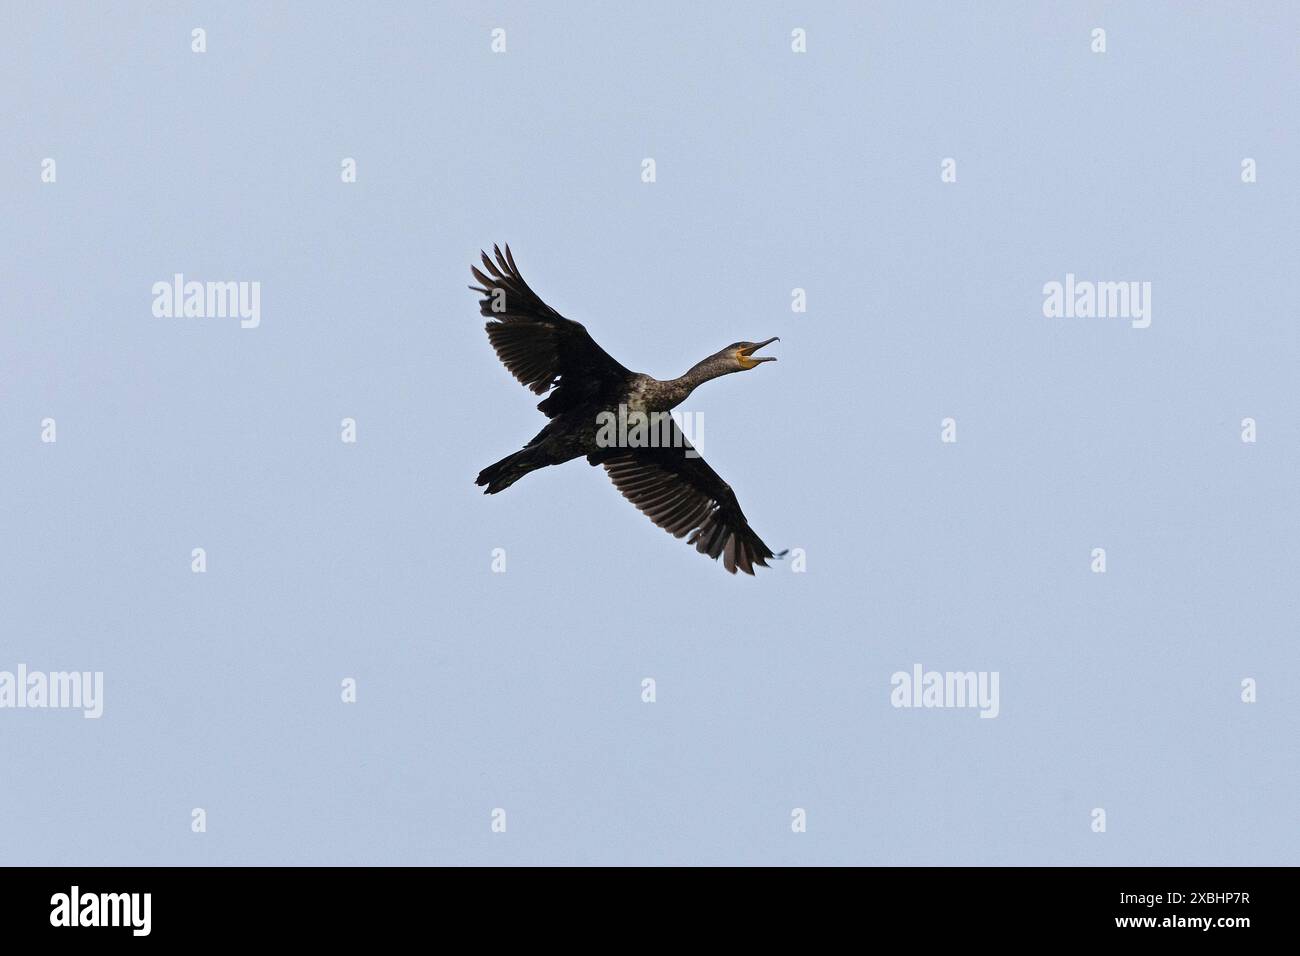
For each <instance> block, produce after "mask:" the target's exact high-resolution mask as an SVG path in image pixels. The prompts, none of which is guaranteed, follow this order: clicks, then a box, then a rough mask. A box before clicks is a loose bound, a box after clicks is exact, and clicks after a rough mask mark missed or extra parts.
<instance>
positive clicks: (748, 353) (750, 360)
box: [737, 335, 781, 368]
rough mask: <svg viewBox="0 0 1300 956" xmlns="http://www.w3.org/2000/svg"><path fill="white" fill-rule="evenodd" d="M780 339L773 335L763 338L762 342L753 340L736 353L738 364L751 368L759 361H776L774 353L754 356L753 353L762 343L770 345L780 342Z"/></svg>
mask: <svg viewBox="0 0 1300 956" xmlns="http://www.w3.org/2000/svg"><path fill="white" fill-rule="evenodd" d="M780 341H781V340H780V339H779V338H777V337H776V336H775V335H774V336H772V337H771V338H770V339H764V340H763V341H762V342H755V343H754V344H753V345H751V346H750V347H749V348H747V349H741V350H740V351H739V352H738V353H737V354H738V356H739V358H740V364H741V365H743V366H745V368H753V367H754V366H755V365H757V364H758V363H759V362H775V361H776V356H775V355H759V356H757V357H755V356H754V353H755V352H757V351H758V350H759V349H761V348H762V347H763V346H764V345H771V344H772V343H773V342H780Z"/></svg>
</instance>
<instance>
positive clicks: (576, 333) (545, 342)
mask: <svg viewBox="0 0 1300 956" xmlns="http://www.w3.org/2000/svg"><path fill="white" fill-rule="evenodd" d="M493 251H494V252H495V254H496V261H495V262H493V260H492V259H490V258H488V256H487V254H486V253H484V254H483V265H484V267H485V268H486V270H487V271H486V273H485V272H483V271H480V270H479V269H477V268H473V267H471V271H472V272H473V273H474V277H475V278H476V279H477V280H478V281H479V283H480V285H478V286H471V287H470V288H471V289H473V290H474V291H476V292H480V293H482V294H483V295H484V298H483V299H482V300H481V301H480V303H479V306H480V311H481V312H482V314H483V315H485V316H487V317H488V318H490V319H491V320H492V321H489V322H488V323H487V326H486V328H487V333H488V338H489V340H490V341H491V343H492V346H493V347H494V348H495V349H496V353H497V356H498V357H499V358H500V359H501V361H502V363H504V364H505V366H506V368H507V369H509V370H510V372H511V373H512V374H513V375H514V376H515V378H517V379H518V380H519V381H520V382H522V383H523V384H524V385H526V386H528V387H529V388H530V389H532V390H533V391H534V392H535V393H537V394H539V395H540V394H543V393H545V392H548V391H549V392H550V394H549V395H547V397H546V398H545V399H544V400H543V401H542V402H540V403H539V404H538V406H537V407H538V409H539V410H540V411H542V412H543V413H545V414H546V416H547V417H548V418H550V422H548V423H547V425H546V427H545V428H543V429H542V430H541V431H540V432H539V433H538V434H537V435H536V436H535V437H534V438H533V439H532V441H530V442H529V443H528V444H527V445H525V446H524V447H523V448H522V449H521V450H520V451H517V452H515V453H514V454H512V455H507V456H506V457H505V458H503V459H501V460H500V461H498V462H496V463H495V464H493V465H489V466H488V467H487V468H485V469H483V471H482V472H480V474H479V476H478V479H477V484H479V485H481V486H485V491H486V493H487V494H496V493H497V492H500V491H503V490H505V489H506V488H508V487H510V485H512V484H514V483H515V482H516V481H518V480H519V479H520V478H522V477H523V476H524V475H526V474H528V473H529V472H530V471H535V470H537V469H538V468H545V467H547V466H548V465H559V464H563V463H564V462H567V461H572V460H574V459H575V458H586V459H587V461H588V462H590V463H591V464H592V465H603V466H604V468H605V470H606V471H607V472H608V473H609V476H610V478H611V479H612V480H613V482H614V484H615V486H616V487H617V488H618V490H619V491H620V492H622V493H623V495H624V496H625V497H626V498H628V500H630V501H631V502H632V503H633V504H635V505H636V506H637V508H639V509H640V510H641V511H642V512H644V513H645V514H646V515H647V516H649V518H650V520H651V521H653V522H654V523H655V524H657V525H659V526H660V527H661V528H664V529H665V530H667V531H669V532H670V533H671V534H673V535H675V536H676V537H683V536H686V535H688V534H689V535H690V537H689V538H688V543H689V544H694V545H695V546H696V549H697V550H698V551H700V552H702V553H704V554H707V555H709V556H710V557H713V558H717V557H719V556H721V557H722V558H723V564H724V566H725V567H726V569H727V570H728V571H730V572H732V573H733V574H734V573H735V572H736V570H737V569H739V570H742V571H745V572H747V573H749V574H753V573H754V572H753V566H754V565H761V566H766V560H765V559H767V558H771V557H774V555H773V553H772V551H771V549H770V548H768V547H767V545H765V544H764V543H763V542H762V540H761V539H760V538H759V537H758V535H756V534H755V533H754V531H753V529H752V528H750V527H749V522H748V521H747V520H746V519H745V516H744V513H743V512H742V511H741V510H740V505H739V503H738V502H737V501H736V496H735V494H734V493H733V492H732V490H731V487H730V486H729V485H728V484H727V483H726V482H724V481H723V480H722V479H721V478H720V477H719V476H718V474H717V472H715V471H714V470H713V469H712V468H710V467H709V465H708V464H707V463H705V461H704V459H703V458H700V457H699V455H698V454H697V453H696V452H695V450H694V448H692V447H691V445H690V443H689V442H688V441H686V438H685V436H684V435H682V433H681V431H680V430H679V429H678V428H677V426H676V424H674V423H672V422H671V420H666V414H667V413H668V412H669V411H671V410H672V409H674V408H676V407H677V406H678V405H680V404H681V403H682V402H684V401H685V400H686V398H687V397H688V396H689V395H690V394H691V392H693V391H694V390H695V389H696V388H697V387H698V386H699V385H701V384H703V383H704V382H706V381H709V380H710V379H713V378H717V377H718V376H720V375H725V374H728V373H730V372H739V371H744V370H747V369H751V368H755V367H757V365H758V364H759V363H760V362H764V361H775V359H772V358H769V357H766V356H764V357H761V358H756V357H753V353H754V351H756V350H757V349H758V348H761V347H762V346H764V345H767V344H768V343H770V342H772V341H775V340H774V339H768V340H767V341H766V342H758V343H754V342H736V343H734V344H733V345H730V346H727V348H725V349H723V350H722V351H720V352H718V353H716V354H714V355H711V356H709V357H708V358H706V359H704V360H703V361H702V362H699V363H697V364H696V365H694V366H693V367H692V368H691V369H690V370H689V371H687V372H686V373H685V374H684V375H682V376H680V377H678V378H675V379H666V380H660V379H656V378H653V377H651V376H649V375H646V374H643V373H640V372H632V371H629V370H628V369H626V368H624V367H623V366H622V365H621V364H619V363H618V362H616V361H615V360H614V359H613V358H611V357H610V356H609V354H608V353H606V352H605V350H604V349H602V348H601V347H600V346H599V345H597V344H596V343H595V341H594V340H593V339H592V338H591V336H590V335H589V334H588V333H587V330H586V329H585V328H583V326H582V325H580V324H579V323H577V322H573V321H571V320H569V319H566V318H564V317H563V316H561V315H560V314H559V313H558V312H556V311H555V310H554V309H552V308H551V307H550V306H548V305H546V303H544V302H543V301H542V300H541V299H540V298H539V297H538V296H537V295H536V293H534V292H533V291H532V289H530V288H529V287H528V285H527V283H525V282H524V280H523V277H522V276H520V274H519V270H518V268H517V267H516V266H515V262H514V257H513V256H512V255H511V253H510V247H509V246H507V247H506V251H505V253H504V254H503V253H502V252H501V250H500V249H499V248H495V247H494V249H493ZM635 415H642V416H646V417H647V418H652V419H655V418H659V419H663V420H662V433H661V436H660V437H661V438H664V439H666V440H661V441H658V442H656V443H654V444H652V445H649V446H646V445H642V444H637V443H631V442H629V443H626V444H623V443H619V442H614V441H611V440H610V429H609V428H608V423H609V421H610V417H611V416H623V418H624V420H626V418H627V417H629V416H635Z"/></svg>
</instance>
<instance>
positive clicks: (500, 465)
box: [474, 448, 551, 495]
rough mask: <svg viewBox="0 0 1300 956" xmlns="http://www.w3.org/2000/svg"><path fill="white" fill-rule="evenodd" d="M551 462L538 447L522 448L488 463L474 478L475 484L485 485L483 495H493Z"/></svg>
mask: <svg viewBox="0 0 1300 956" xmlns="http://www.w3.org/2000/svg"><path fill="white" fill-rule="evenodd" d="M550 463H551V462H550V460H549V459H548V458H547V457H546V454H545V453H544V452H543V451H542V450H541V449H540V448H524V449H522V450H520V451H517V452H515V453H514V454H513V455H506V457H504V458H502V459H501V460H500V461H498V462H496V463H495V464H491V465H488V466H487V467H486V468H484V469H483V470H482V471H480V472H479V473H478V477H477V478H476V479H474V484H476V485H480V486H482V485H486V486H487V489H486V490H485V491H484V492H483V494H485V495H495V494H496V493H497V492H498V491H504V490H505V489H507V488H509V487H510V486H511V485H513V484H514V483H515V482H516V481H518V480H519V479H520V478H522V477H523V476H524V475H526V474H528V473H529V472H530V471H535V470H536V469H538V468H544V467H546V466H547V465H549V464H550Z"/></svg>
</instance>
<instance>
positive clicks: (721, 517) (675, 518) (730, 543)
mask: <svg viewBox="0 0 1300 956" xmlns="http://www.w3.org/2000/svg"><path fill="white" fill-rule="evenodd" d="M672 436H673V437H672V442H673V444H677V443H680V444H681V447H676V448H665V447H658V448H617V449H611V450H610V451H609V452H608V453H606V454H604V455H602V456H600V458H599V459H597V461H599V463H600V464H603V465H604V466H605V471H606V472H608V474H609V477H610V479H611V480H612V481H613V482H614V487H616V488H617V489H618V490H619V491H620V492H622V494H623V497H625V498H627V500H628V501H630V502H632V504H634V505H636V507H637V509H638V510H640V511H641V512H642V513H643V514H645V515H646V516H647V517H648V518H649V519H650V520H651V521H653V522H654V523H655V524H657V525H658V526H659V527H661V528H663V529H664V530H665V531H667V532H668V533H669V534H671V535H673V537H676V538H682V537H686V536H687V535H690V537H689V538H686V543H687V544H693V545H695V550H696V551H699V552H700V553H701V554H707V555H708V556H709V557H711V558H717V557H718V556H719V555H721V556H722V565H723V567H725V568H726V569H727V570H728V571H730V572H731V573H732V574H735V573H736V569H737V568H739V569H740V570H741V571H744V572H745V573H746V574H753V573H754V565H759V566H760V567H767V559H768V558H771V557H774V555H773V554H772V549H771V548H769V547H768V546H767V545H765V544H764V543H763V541H762V539H761V538H759V536H758V535H757V534H755V533H754V529H753V528H751V527H750V526H749V522H748V521H747V520H746V518H745V513H744V512H743V511H741V510H740V503H739V502H738V501H736V495H735V493H734V492H733V491H732V490H731V486H730V485H728V484H727V483H726V482H725V481H723V480H722V478H721V477H719V475H718V473H717V472H716V471H714V470H713V469H712V468H710V467H709V464H708V462H706V461H705V460H704V459H703V458H700V457H698V456H697V455H696V452H695V449H694V448H692V447H691V444H690V442H688V441H686V437H685V436H684V435H682V433H681V430H680V429H678V428H677V426H676V424H675V423H674V425H673V427H672ZM688 451H689V452H690V453H691V454H690V455H687V454H686V453H687V452H688ZM593 457H594V456H593ZM592 463H593V464H596V463H597V462H596V461H593V462H592Z"/></svg>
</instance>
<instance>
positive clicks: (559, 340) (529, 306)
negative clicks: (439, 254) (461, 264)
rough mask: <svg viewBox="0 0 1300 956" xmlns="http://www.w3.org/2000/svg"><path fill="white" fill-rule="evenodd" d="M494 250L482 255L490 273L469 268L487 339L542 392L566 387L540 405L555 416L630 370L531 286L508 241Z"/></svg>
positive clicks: (507, 363) (521, 376)
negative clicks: (479, 296)
mask: <svg viewBox="0 0 1300 956" xmlns="http://www.w3.org/2000/svg"><path fill="white" fill-rule="evenodd" d="M492 251H493V253H495V255H496V261H495V262H494V261H493V260H492V259H490V258H488V254H487V253H486V252H484V253H482V256H483V269H484V270H486V271H480V270H479V269H478V268H477V267H475V266H470V271H471V272H472V273H474V278H475V279H477V280H478V281H479V285H477V286H470V289H472V290H473V291H475V292H481V293H483V298H482V299H480V300H479V311H480V312H481V313H482V314H483V315H485V316H487V317H488V318H489V319H491V320H492V321H490V322H488V323H487V325H486V329H487V334H488V339H489V341H491V343H492V348H494V349H495V350H496V353H497V358H499V359H501V362H502V364H503V365H505V367H506V368H507V369H509V370H510V374H512V375H513V376H514V377H515V378H517V379H519V381H520V382H521V383H523V384H524V385H526V386H528V387H529V388H530V389H532V390H533V391H534V392H536V393H537V394H538V395H541V394H543V393H544V392H546V391H548V390H549V389H550V388H552V387H554V386H562V388H557V390H556V392H555V394H553V395H551V396H550V397H549V398H547V399H546V400H545V401H543V402H542V403H541V404H540V405H538V406H537V407H538V408H540V409H541V410H542V411H543V412H545V413H546V414H547V415H549V416H550V417H552V418H554V417H555V416H556V415H557V414H559V413H560V412H562V411H564V410H565V409H566V408H569V407H571V406H572V405H574V404H577V403H578V402H580V401H581V400H582V399H583V398H585V397H588V396H592V397H594V396H595V395H597V394H599V393H600V392H602V391H603V389H604V388H605V387H606V386H607V385H608V384H610V383H611V382H613V381H622V380H624V379H626V378H627V376H629V375H630V374H631V372H629V371H628V370H627V369H625V368H624V367H623V366H622V365H620V364H619V363H618V362H616V361H614V359H613V358H611V357H610V355H609V353H608V352H606V351H605V350H604V349H602V348H601V347H600V346H599V345H597V344H596V342H595V340H594V339H593V338H592V337H591V336H590V335H589V334H588V333H587V330H586V329H585V328H583V326H582V325H581V324H580V323H578V322H574V321H572V320H571V319H566V318H565V317H564V316H562V315H560V313H558V312H556V311H555V310H554V309H552V308H551V307H550V306H549V305H547V304H546V303H545V302H543V301H542V300H541V299H540V298H539V297H538V295H537V293H536V292H534V291H533V290H532V289H530V288H529V287H528V283H527V282H525V281H524V279H523V276H521V275H520V274H519V267H518V266H516V265H515V259H514V256H513V255H512V254H511V252H510V247H509V246H508V245H507V246H506V251H505V253H504V254H502V252H501V249H500V247H498V246H493V247H492Z"/></svg>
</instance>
